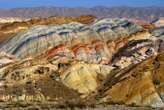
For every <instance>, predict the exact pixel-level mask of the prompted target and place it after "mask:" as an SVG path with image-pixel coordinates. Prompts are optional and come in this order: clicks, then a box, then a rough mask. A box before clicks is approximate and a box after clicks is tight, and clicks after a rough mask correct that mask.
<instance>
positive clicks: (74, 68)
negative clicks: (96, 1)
mask: <svg viewBox="0 0 164 110" xmlns="http://www.w3.org/2000/svg"><path fill="white" fill-rule="evenodd" d="M163 32H164V30H163V28H162V27H161V28H156V29H151V30H149V29H148V28H146V29H145V28H144V27H142V26H140V25H138V24H137V23H132V22H130V21H128V20H125V19H109V18H106V19H99V20H95V21H94V22H92V23H89V24H82V23H77V22H71V23H67V24H61V25H54V24H52V25H36V26H32V27H30V28H29V29H27V30H25V31H22V32H18V33H16V35H14V36H12V37H11V38H10V39H8V40H6V41H5V42H3V43H2V44H1V46H0V50H1V54H0V64H1V65H0V100H1V101H6V102H7V101H16V102H17V101H27V102H30V101H34V102H35V101H41V102H46V101H56V104H62V103H64V102H69V103H70V102H71V103H75V102H76V103H83V104H86V103H87V102H92V103H95V104H97V103H118V104H126V105H137V106H152V107H163V101H164V98H163V94H164V93H163V79H162V78H163V62H164V61H163V60H164V59H163V57H164V56H163V53H162V52H163ZM159 53H161V54H159ZM93 99H94V100H93Z"/></svg>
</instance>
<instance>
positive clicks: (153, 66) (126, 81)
mask: <svg viewBox="0 0 164 110" xmlns="http://www.w3.org/2000/svg"><path fill="white" fill-rule="evenodd" d="M163 58H164V54H163V53H162V54H159V55H158V56H156V57H152V58H149V59H147V60H146V61H143V62H142V63H140V64H138V65H133V66H131V67H127V68H125V69H122V70H120V71H118V70H116V71H113V73H114V74H115V75H114V76H112V77H111V76H110V75H109V76H108V78H107V79H106V81H104V84H103V85H104V86H101V87H100V89H99V91H100V94H101V95H100V94H99V95H100V97H103V98H101V101H105V102H109V103H125V104H131V105H136V106H150V105H151V106H153V107H164V97H163V93H164V86H163V83H164V78H163V74H164V70H163V68H164V59H163Z"/></svg>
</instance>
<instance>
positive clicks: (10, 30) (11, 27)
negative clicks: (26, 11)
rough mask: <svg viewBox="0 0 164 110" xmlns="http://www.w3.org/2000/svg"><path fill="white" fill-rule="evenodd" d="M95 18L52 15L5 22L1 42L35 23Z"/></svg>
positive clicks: (80, 20)
mask: <svg viewBox="0 0 164 110" xmlns="http://www.w3.org/2000/svg"><path fill="white" fill-rule="evenodd" d="M94 19H95V17H94V16H89V15H88V16H77V17H71V16H70V17H64V16H52V17H48V18H37V17H36V18H32V19H27V20H23V21H22V22H13V23H3V24H0V42H2V41H4V40H6V39H7V38H10V37H12V35H15V33H17V32H20V31H24V30H26V29H28V28H30V27H31V26H33V25H48V24H64V23H70V22H80V23H84V24H87V23H90V22H92V21H93V20H94Z"/></svg>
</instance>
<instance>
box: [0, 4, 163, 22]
mask: <svg viewBox="0 0 164 110" xmlns="http://www.w3.org/2000/svg"><path fill="white" fill-rule="evenodd" d="M79 15H94V16H96V17H128V18H140V19H146V20H154V19H156V18H159V17H161V16H164V7H154V6H152V7H125V6H120V7H105V6H97V7H92V8H82V7H77V8H68V7H35V8H15V9H1V10H0V16H3V17H11V16H12V17H25V18H31V17H36V16H38V17H48V16H79Z"/></svg>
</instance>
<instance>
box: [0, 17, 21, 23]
mask: <svg viewBox="0 0 164 110" xmlns="http://www.w3.org/2000/svg"><path fill="white" fill-rule="evenodd" d="M22 21H24V19H23V18H18V17H0V23H13V22H22Z"/></svg>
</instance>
